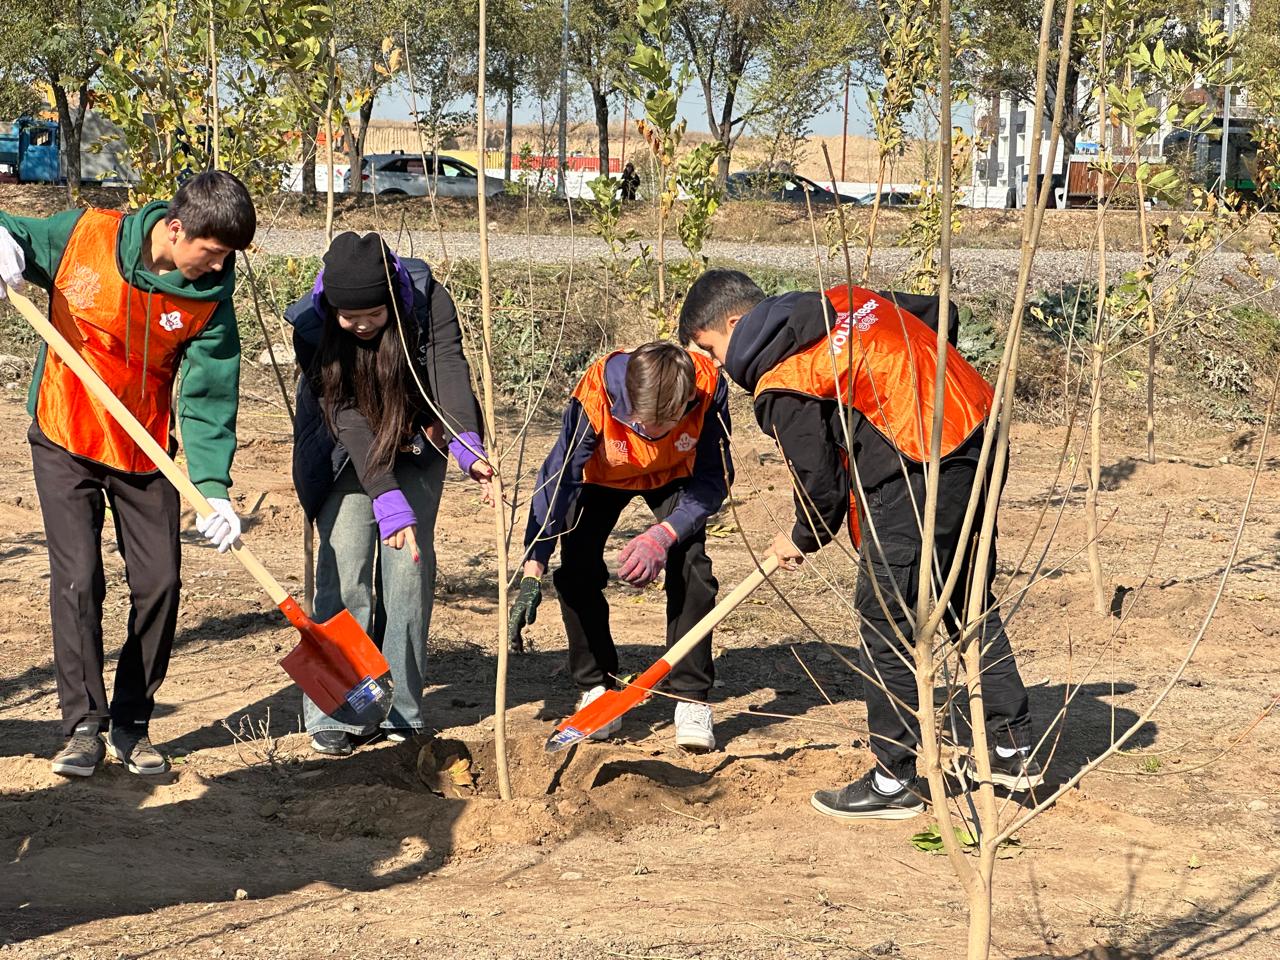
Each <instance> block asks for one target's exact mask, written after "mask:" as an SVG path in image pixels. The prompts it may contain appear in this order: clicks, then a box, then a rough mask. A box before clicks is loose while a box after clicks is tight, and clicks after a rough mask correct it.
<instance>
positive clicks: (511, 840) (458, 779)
mask: <svg viewBox="0 0 1280 960" xmlns="http://www.w3.org/2000/svg"><path fill="white" fill-rule="evenodd" d="M755 743H756V742H755V741H749V742H748V746H754V745H755ZM770 746H771V745H770ZM849 753H850V752H849V751H845V750H840V751H838V752H837V751H836V750H834V749H833V748H832V746H831V745H830V744H814V745H807V746H795V747H789V748H786V749H783V750H780V751H778V750H774V751H772V752H761V753H749V754H747V753H744V754H736V755H735V754H711V755H707V756H693V755H688V754H682V753H678V752H676V751H671V752H670V753H668V752H667V751H664V750H658V749H652V748H649V749H646V748H642V747H639V746H633V745H626V744H611V743H599V744H598V743H587V744H582V745H579V746H578V747H575V748H573V749H571V750H569V751H566V752H564V753H560V754H548V753H546V752H545V750H544V749H543V737H542V735H540V734H532V735H519V736H515V737H513V738H511V740H510V741H509V743H508V757H509V767H510V773H511V781H512V792H513V794H514V799H513V801H512V802H510V803H504V802H502V801H501V800H499V799H498V786H497V772H496V763H495V751H494V743H493V741H492V740H481V741H477V742H465V741H462V740H452V739H446V738H438V739H432V740H430V741H428V742H426V743H425V744H421V745H414V744H400V745H388V746H386V747H382V748H373V749H367V750H365V751H362V752H361V753H360V754H358V755H357V756H356V757H355V758H353V759H348V760H343V761H339V762H333V763H325V764H323V765H322V766H321V767H320V768H318V770H312V771H306V772H304V773H302V774H301V775H300V776H302V777H307V778H308V779H307V781H305V782H306V785H307V786H306V793H305V794H304V795H301V796H297V797H295V798H293V799H291V800H288V801H286V802H285V803H284V804H283V805H282V806H281V809H280V814H279V816H280V819H281V820H283V821H284V822H286V823H287V824H288V825H289V826H290V827H291V828H293V829H296V830H299V831H301V832H304V833H310V834H315V835H318V836H320V837H325V838H331V839H335V840H336V839H338V838H341V837H344V836H353V835H354V836H363V837H370V838H382V839H400V840H401V842H402V844H403V845H405V846H406V847H408V846H414V845H415V844H417V843H421V844H422V845H424V846H425V847H426V848H427V849H431V850H442V851H443V850H445V849H446V848H447V849H448V850H449V851H450V852H449V854H448V858H449V859H453V860H456V859H459V858H466V857H469V856H471V855H474V854H477V853H480V852H482V851H486V850H489V849H492V848H493V847H495V846H499V845H521V844H532V845H535V846H540V845H543V844H546V843H548V842H551V841H560V840H565V839H568V838H570V837H573V836H576V835H579V834H584V833H591V834H596V835H603V836H607V837H613V838H619V837H622V836H624V835H625V834H627V833H628V832H630V831H632V830H634V829H636V828H637V827H641V826H643V825H646V824H650V823H654V822H657V821H662V820H667V821H669V820H672V819H673V818H680V820H681V821H687V824H683V823H682V826H686V825H693V826H696V825H698V824H700V825H701V827H702V828H704V829H721V828H723V827H724V826H725V825H726V824H728V823H730V822H732V821H734V820H736V819H739V818H742V817H745V816H748V815H750V814H751V813H752V812H754V811H756V810H759V809H760V808H761V807H763V806H768V805H770V804H773V803H775V802H777V800H778V799H779V798H780V797H785V796H787V795H788V793H795V794H796V795H797V797H799V796H800V795H801V794H803V793H804V792H805V791H807V790H810V789H812V786H813V784H814V783H815V782H825V781H827V780H830V781H831V782H835V781H836V780H840V779H842V778H845V779H851V778H852V777H854V776H855V775H856V770H855V769H854V765H853V761H852V760H851V759H850V758H849ZM780 761H781V762H780ZM451 770H457V771H459V775H458V776H451V775H450V771H451ZM691 828H692V827H691Z"/></svg>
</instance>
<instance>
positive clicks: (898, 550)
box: [680, 270, 1043, 820]
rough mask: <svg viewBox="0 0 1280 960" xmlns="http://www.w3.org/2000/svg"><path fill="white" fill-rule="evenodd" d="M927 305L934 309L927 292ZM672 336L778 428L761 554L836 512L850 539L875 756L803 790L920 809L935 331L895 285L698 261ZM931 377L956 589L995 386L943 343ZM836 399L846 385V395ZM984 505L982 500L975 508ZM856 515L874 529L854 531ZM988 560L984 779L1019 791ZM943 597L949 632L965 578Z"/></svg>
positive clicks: (904, 812) (1017, 712)
mask: <svg viewBox="0 0 1280 960" xmlns="http://www.w3.org/2000/svg"><path fill="white" fill-rule="evenodd" d="M922 300H923V301H925V302H924V304H923V305H917V304H918V302H919V301H922ZM899 302H900V303H904V304H905V303H910V304H911V305H912V306H913V307H914V308H915V309H919V310H921V313H924V310H923V309H922V306H927V305H929V301H928V300H926V298H917V297H910V295H902V299H901V301H899ZM932 307H933V310H934V311H936V310H937V300H936V298H933V299H932ZM680 339H681V341H682V342H684V343H686V344H688V343H694V344H697V345H698V346H699V347H700V348H702V349H703V350H705V351H707V353H709V354H710V355H711V356H713V357H715V359H716V360H717V361H719V362H720V364H721V365H722V366H721V369H722V370H723V371H724V373H725V374H726V375H727V376H728V377H729V378H730V379H732V380H733V381H734V382H735V383H737V384H738V385H739V386H740V387H742V388H744V389H745V390H747V391H748V392H749V393H751V395H752V396H753V397H754V400H755V414H756V419H757V420H758V421H759V423H760V426H761V428H762V429H763V430H764V432H765V433H766V434H768V435H769V436H772V437H775V438H776V440H777V442H778V444H779V446H780V447H781V448H782V453H783V456H784V457H785V458H786V462H787V464H788V465H789V467H790V469H791V472H792V474H793V476H794V479H795V482H796V485H797V492H796V497H795V500H796V518H795V524H794V526H793V527H792V528H791V530H790V531H789V532H784V533H779V534H778V535H777V537H776V539H775V540H774V542H773V545H772V547H770V549H769V553H770V554H772V555H773V556H775V557H777V558H778V560H779V561H780V562H781V563H782V564H783V566H784V567H788V568H794V567H795V566H796V565H797V564H798V563H800V562H802V561H803V560H804V557H805V555H806V554H811V553H815V552H816V551H818V550H819V549H820V548H821V547H822V546H823V545H824V544H826V543H829V542H830V541H831V540H832V539H834V538H835V535H836V532H837V531H839V529H840V528H841V527H842V526H843V525H845V523H846V522H847V524H848V526H849V532H850V535H851V537H852V538H853V544H854V546H855V547H857V548H858V549H859V550H860V555H859V560H860V567H859V571H858V582H857V587H856V590H855V598H854V605H855V607H856V609H857V613H858V620H859V624H860V633H861V639H862V646H861V663H862V670H863V672H864V674H865V676H868V677H872V678H879V681H880V684H877V683H876V682H871V681H866V682H864V684H863V689H864V691H865V698H866V703H867V726H868V728H869V730H870V741H871V752H872V754H873V755H874V757H875V764H874V766H873V767H872V769H870V770H868V771H867V773H866V775H865V776H863V777H862V778H860V779H859V780H857V781H855V782H854V783H851V784H848V785H847V786H845V787H842V788H839V789H835V790H818V791H817V792H816V793H814V794H813V797H812V799H811V803H812V805H813V806H814V807H815V808H816V809H817V810H818V811H820V812H821V813H824V814H826V815H827V816H831V817H837V818H842V819H885V820H896V819H904V818H907V817H912V816H915V815H916V814H917V813H920V812H921V811H922V810H924V799H923V793H922V789H923V788H922V785H921V784H920V782H919V781H917V779H916V749H917V746H918V744H919V742H920V729H919V725H918V723H917V720H916V715H915V710H916V707H917V691H916V677H915V672H914V671H913V669H912V668H911V666H910V664H911V663H912V662H913V653H912V649H911V646H910V644H911V638H912V634H913V623H912V620H913V613H914V609H913V607H914V603H915V599H916V592H917V586H918V579H917V578H918V577H919V576H920V572H921V550H922V549H923V544H922V542H921V532H920V520H919V517H918V510H919V509H920V508H921V506H922V505H923V504H924V499H925V463H927V461H928V459H929V450H930V439H929V436H928V432H929V431H928V428H926V427H924V426H922V424H924V425H928V427H929V428H931V426H932V422H933V398H934V379H935V376H936V369H937V334H936V332H935V330H933V329H931V327H930V326H929V325H928V324H927V323H926V322H925V321H924V320H922V319H921V318H920V316H918V315H916V314H913V313H910V312H908V311H907V310H906V309H903V308H902V306H899V305H898V303H895V298H894V297H893V296H892V295H884V294H879V293H875V292H874V291H871V290H866V289H864V288H862V287H845V286H840V287H836V288H834V289H831V290H828V291H826V292H825V293H823V292H818V291H814V292H805V293H801V292H794V293H785V294H782V295H781V296H775V297H766V296H765V295H764V292H763V291H762V290H761V289H760V287H759V286H757V285H756V284H755V282H754V281H752V280H751V278H750V277H748V276H747V275H746V274H744V273H741V272H739V271H736V270H708V271H707V272H706V273H704V274H703V275H702V276H701V277H699V278H698V279H697V281H696V282H695V283H694V284H693V286H692V287H691V288H690V289H689V293H688V295H687V296H686V297H685V300H684V304H683V306H682V307H681V309H680ZM944 376H945V380H946V406H945V412H944V416H943V419H942V437H941V438H940V439H941V449H942V466H941V474H940V476H939V483H938V504H937V507H938V510H937V529H936V539H935V541H934V544H933V548H934V557H935V558H936V562H937V564H938V566H939V567H940V569H941V571H942V575H943V576H946V575H947V573H948V572H949V571H950V570H951V568H952V565H953V564H959V565H960V570H959V578H960V579H959V583H960V584H961V585H962V586H961V587H959V588H957V589H960V590H963V589H964V587H965V586H967V584H968V581H969V577H968V571H969V569H970V567H971V564H972V563H973V556H972V553H973V551H974V549H975V547H976V537H975V536H971V537H970V539H969V540H962V539H961V536H960V534H961V526H962V523H963V520H964V516H965V513H966V510H967V507H968V501H969V495H970V491H971V490H972V489H973V486H974V484H975V483H979V484H981V483H983V482H984V480H983V477H982V476H980V475H978V473H977V461H978V456H979V452H980V450H981V448H982V442H983V434H984V431H985V421H986V416H987V414H988V412H989V411H990V410H991V404H992V389H991V387H990V385H989V384H988V383H987V382H986V381H985V380H983V379H982V376H981V375H980V374H979V373H978V372H977V371H976V370H975V369H974V368H973V367H972V366H970V365H969V363H967V362H966V361H965V359H964V358H963V357H961V356H960V355H959V353H958V352H957V351H954V350H952V351H951V352H950V353H948V355H947V362H946V369H945V372H944ZM841 398H848V402H847V405H845V404H842V403H841V402H840V399H841ZM846 415H847V416H848V417H851V420H847V419H846ZM854 478H856V482H855V479H854ZM996 508H997V505H996V504H995V503H989V504H988V503H986V502H985V501H984V500H980V501H979V510H983V509H990V510H995V509H996ZM978 515H979V516H981V515H982V514H981V513H979V514H978ZM864 528H866V529H868V530H871V531H874V534H873V535H869V536H866V537H863V536H862V535H861V531H862V529H864ZM928 559H929V558H925V564H924V570H925V571H926V572H927V571H929V570H930V569H931V565H930V564H929V563H928ZM988 559H989V560H990V563H989V565H988V567H987V580H986V583H985V584H984V585H983V586H984V591H985V592H984V594H983V600H982V608H983V610H984V611H986V612H985V615H984V619H983V622H982V623H981V625H980V627H979V629H980V630H981V636H982V638H983V640H982V642H983V655H982V665H983V695H984V705H985V707H986V722H987V727H988V729H989V731H990V733H991V739H990V741H989V742H990V744H991V748H992V749H991V772H992V779H993V780H994V781H995V782H996V783H998V784H1000V785H1001V786H1004V787H1007V788H1009V789H1011V790H1029V789H1031V788H1033V787H1036V786H1038V785H1039V784H1040V783H1041V782H1042V781H1043V774H1042V771H1041V769H1040V765H1039V763H1037V761H1036V759H1035V758H1034V757H1033V756H1032V755H1031V748H1032V746H1033V744H1034V743H1035V741H1034V739H1033V736H1032V730H1031V717H1030V713H1029V712H1028V703H1027V691H1026V688H1025V687H1024V686H1023V683H1022V678H1021V677H1020V676H1019V675H1018V668H1017V665H1016V663H1015V661H1014V656H1013V652H1012V650H1011V649H1010V646H1009V638H1008V635H1007V634H1006V633H1005V630H1004V623H1003V621H1002V619H1001V616H1000V608H999V606H998V605H997V604H996V602H995V597H994V596H993V594H992V591H991V586H992V581H993V579H994V576H995V569H996V563H995V544H994V542H993V543H992V545H991V554H990V557H989V558H988ZM951 602H952V605H953V606H952V607H951V609H950V611H949V613H948V616H947V617H946V619H945V621H944V623H945V627H944V629H945V630H946V631H947V632H948V633H949V634H950V636H951V638H952V639H953V640H954V639H955V638H956V636H957V633H958V630H959V627H960V624H959V623H958V622H957V617H956V616H955V610H956V609H960V608H963V606H964V602H965V601H964V597H963V593H961V594H958V595H957V597H953V598H952V601H951ZM900 638H905V644H904V642H903V640H902V639H900ZM881 684H882V685H883V687H884V689H882V688H881ZM886 690H887V692H886ZM902 704H905V709H904V708H903V707H902V706H900V705H902Z"/></svg>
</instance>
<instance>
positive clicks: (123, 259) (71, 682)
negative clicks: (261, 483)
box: [0, 172, 257, 777]
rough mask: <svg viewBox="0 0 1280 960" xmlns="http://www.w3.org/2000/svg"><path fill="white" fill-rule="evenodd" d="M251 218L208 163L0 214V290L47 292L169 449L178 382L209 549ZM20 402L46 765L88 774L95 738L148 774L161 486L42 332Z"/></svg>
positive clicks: (168, 586) (160, 586)
mask: <svg viewBox="0 0 1280 960" xmlns="http://www.w3.org/2000/svg"><path fill="white" fill-rule="evenodd" d="M256 229H257V216H256V214H255V213H254V209H253V201H252V200H251V199H250V197H249V192H248V191H247V190H246V189H245V187H244V184H242V183H241V182H240V181H239V180H237V179H236V178H235V177H233V176H231V174H229V173H218V172H209V173H202V174H200V175H198V176H196V177H193V178H192V179H190V180H188V181H187V182H186V183H184V184H183V185H182V187H181V188H180V189H179V190H178V192H177V193H176V194H175V195H174V198H173V199H172V200H170V201H168V202H164V201H156V202H154V203H149V204H147V205H146V206H144V207H143V208H142V209H141V210H139V211H137V212H136V213H131V214H122V213H120V212H119V211H116V210H95V209H92V208H90V209H87V210H68V211H67V212H65V213H59V214H55V215H54V216H52V217H48V218H46V219H32V218H27V217H14V216H10V215H8V214H3V213H0V277H2V278H3V281H2V282H0V297H2V296H3V295H4V292H5V286H6V285H7V286H8V287H10V288H13V289H17V288H18V286H19V285H20V284H21V282H22V280H24V279H25V280H29V281H30V282H32V283H34V284H35V285H36V286H38V287H41V288H43V289H44V290H47V291H48V292H49V312H50V316H51V317H52V319H53V322H54V324H55V325H56V326H57V327H58V328H59V329H60V330H61V331H62V332H64V333H65V334H66V335H67V337H68V339H70V340H71V341H72V342H73V343H75V344H76V345H77V348H78V349H79V351H80V355H81V356H82V357H83V358H84V359H85V361H86V362H88V364H89V366H91V367H93V369H94V370H95V371H96V372H97V373H98V374H99V376H101V377H102V379H103V380H104V381H106V383H107V385H108V386H109V387H111V388H112V390H113V391H114V392H115V393H116V396H118V397H119V398H120V399H121V400H122V401H124V404H125V406H127V407H128V408H129V410H130V412H132V413H133V414H134V415H135V416H136V417H137V418H138V420H139V421H141V423H142V425H143V427H144V428H145V429H146V430H147V432H148V433H149V434H151V436H152V437H153V438H154V439H155V440H156V442H158V443H159V444H160V445H161V446H164V447H168V448H169V449H170V450H171V451H172V450H173V449H174V446H175V444H174V440H173V428H174V425H175V423H174V421H175V416H174V412H173V410H172V407H171V404H172V396H173V393H174V381H175V380H177V381H178V389H177V401H178V403H177V416H176V421H177V425H178V426H179V427H180V428H181V433H182V448H183V453H184V454H185V455H186V462H187V473H188V475H189V476H190V478H191V481H192V482H193V483H194V484H195V485H196V487H197V488H198V489H199V490H200V492H201V493H203V494H204V495H205V497H206V498H207V499H208V500H209V504H210V505H211V506H212V507H213V512H212V513H211V514H208V515H207V516H204V517H200V518H198V519H197V520H196V527H197V529H198V530H199V531H200V532H201V533H202V534H204V536H205V537H206V538H207V539H208V540H209V541H210V542H211V543H213V544H214V545H215V546H217V548H218V550H219V551H220V552H221V551H225V550H227V549H228V548H229V547H230V546H231V544H232V543H233V542H234V541H235V539H236V538H237V537H238V536H239V535H240V519H239V518H238V517H237V516H236V512H235V508H234V507H233V506H232V504H231V499H230V494H229V493H228V488H229V487H230V486H231V462H232V459H233V458H234V456H235V451H236V412H237V410H238V407H239V386H240V335H239V332H238V328H237V327H236V312H235V307H234V306H233V304H232V299H231V294H232V290H233V289H234V287H235V252H234V251H236V250H244V249H245V248H246V247H248V246H249V244H250V242H251V241H252V240H253V234H254V232H255V230H256ZM179 370H181V373H182V376H181V378H179V377H178V373H179ZM28 409H29V411H30V413H31V415H32V418H33V419H32V422H31V429H30V430H29V431H28V432H27V439H28V440H29V441H30V443H31V464H32V467H33V469H34V472H35V481H36V492H37V493H38V495H39V497H40V508H41V511H42V512H43V513H44V529H45V540H46V542H47V544H48V549H49V607H50V614H51V617H52V623H53V659H54V664H55V666H56V668H57V675H58V705H59V707H60V708H61V710H62V733H63V736H65V737H66V738H67V740H66V744H65V745H64V746H63V747H62V749H60V750H59V751H58V753H57V754H56V755H55V756H54V758H53V772H54V773H58V774H62V775H63V776H74V777H88V776H91V775H92V774H93V772H94V771H95V770H96V769H97V767H98V764H99V763H101V762H102V760H103V758H104V755H105V752H106V750H110V751H111V755H112V756H114V757H115V758H116V759H117V760H119V761H121V762H122V763H123V764H124V765H125V767H126V768H127V769H128V770H129V772H130V773H136V774H140V775H143V776H151V775H156V774H163V773H166V772H168V770H169V760H168V758H167V757H166V756H165V755H164V754H163V753H162V752H161V751H160V750H158V749H157V748H156V747H155V745H154V744H152V742H151V737H150V726H149V725H150V721H151V715H152V712H153V711H154V709H155V703H156V692H157V691H158V690H159V688H160V684H161V683H162V682H163V681H164V677H165V673H166V672H167V670H168V667H169V655H170V653H171V652H172V651H173V639H174V633H175V630H176V628H177V622H178V601H179V593H180V589H181V579H180V575H179V573H180V567H181V558H182V553H181V550H180V544H179V539H178V537H179V533H180V531H181V517H182V504H181V502H180V501H179V499H178V491H177V490H176V489H175V488H174V486H173V484H171V483H170V482H169V481H168V479H167V478H166V477H165V476H164V475H163V474H161V473H160V472H159V471H158V470H157V469H156V465H155V464H154V463H152V462H151V459H150V458H149V457H147V455H146V454H144V453H143V452H142V451H141V450H140V449H139V448H138V445H137V444H136V443H134V441H133V440H132V439H131V438H130V437H129V435H128V434H127V433H126V432H125V429H124V428H123V427H122V426H120V425H119V424H118V423H117V422H116V420H115V418H114V417H112V416H111V414H110V413H108V412H107V411H106V409H105V408H104V407H103V406H102V404H101V403H100V402H99V401H98V400H97V398H96V397H94V396H93V394H92V393H90V392H89V390H88V388H87V387H85V386H84V385H83V384H82V383H81V382H80V378H79V377H77V376H76V374H75V373H73V372H72V371H71V369H70V368H69V367H67V366H66V365H65V364H63V362H62V361H61V360H60V359H58V357H56V356H55V355H53V354H52V353H49V352H48V349H47V347H45V346H43V345H42V346H41V348H40V353H39V355H38V357H37V360H36V371H35V375H34V376H33V377H32V380H31V392H30V394H29V401H28ZM108 506H109V507H110V508H111V520H112V523H113V524H114V526H115V535H116V544H117V546H118V547H119V550H120V555H121V556H122V557H123V558H124V567H125V579H126V580H127V581H128V584H129V616H128V621H127V625H126V627H125V636H124V646H123V647H121V649H120V659H119V661H118V662H117V664H116V676H115V691H114V694H113V695H112V697H111V699H110V701H108V699H107V690H106V683H105V681H104V679H103V637H102V604H103V600H104V597H105V593H106V583H105V578H104V574H103V568H102V525H103V523H104V522H105V520H106V508H107V507H108ZM104 730H105V732H106V747H105V748H104V746H103V742H102V733H103V732H104Z"/></svg>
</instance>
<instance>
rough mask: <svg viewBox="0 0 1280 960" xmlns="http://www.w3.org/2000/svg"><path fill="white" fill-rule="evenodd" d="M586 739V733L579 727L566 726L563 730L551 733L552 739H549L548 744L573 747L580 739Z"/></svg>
mask: <svg viewBox="0 0 1280 960" xmlns="http://www.w3.org/2000/svg"><path fill="white" fill-rule="evenodd" d="M584 739H586V734H584V733H583V732H582V731H581V730H579V729H578V728H577V727H565V728H564V729H563V730H557V731H556V732H555V733H554V734H552V735H551V739H550V740H548V741H547V746H549V747H550V746H553V745H554V746H556V747H561V748H563V747H571V746H573V745H574V744H575V743H577V742H578V741H579V740H584Z"/></svg>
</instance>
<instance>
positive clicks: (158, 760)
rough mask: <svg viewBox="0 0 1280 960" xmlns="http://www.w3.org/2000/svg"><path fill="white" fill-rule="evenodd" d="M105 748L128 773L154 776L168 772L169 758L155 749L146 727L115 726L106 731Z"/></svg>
mask: <svg viewBox="0 0 1280 960" xmlns="http://www.w3.org/2000/svg"><path fill="white" fill-rule="evenodd" d="M107 749H108V750H110V751H111V755H112V756H113V757H115V758H116V759H117V760H119V761H120V762H121V763H123V764H124V765H125V769H127V770H128V771H129V772H130V773H136V774H138V775H139V776H142V777H154V776H156V775H157V774H161V773H168V772H169V758H168V757H166V756H165V755H164V754H163V753H161V752H160V751H159V750H157V749H156V748H155V747H154V746H153V745H152V743H151V737H149V736H148V735H147V728H146V727H134V728H129V727H117V726H115V725H114V724H112V726H111V729H110V730H108V731H107Z"/></svg>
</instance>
